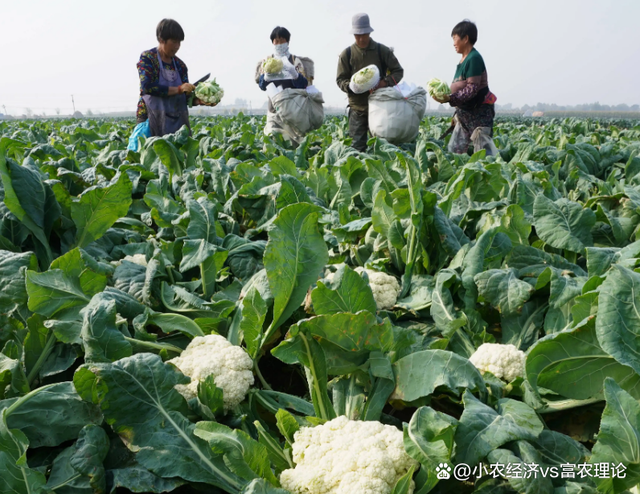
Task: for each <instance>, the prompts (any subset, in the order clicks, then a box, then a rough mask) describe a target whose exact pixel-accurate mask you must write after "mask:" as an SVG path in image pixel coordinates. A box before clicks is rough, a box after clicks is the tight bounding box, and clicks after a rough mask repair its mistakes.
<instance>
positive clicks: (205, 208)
mask: <svg viewBox="0 0 640 494" xmlns="http://www.w3.org/2000/svg"><path fill="white" fill-rule="evenodd" d="M187 208H188V209H189V226H188V227H187V236H188V237H189V238H190V239H192V240H199V239H202V240H205V241H207V242H209V243H210V244H216V243H217V241H218V236H217V235H216V219H217V212H216V206H215V204H213V203H212V202H211V201H209V200H207V199H206V198H204V197H200V198H199V199H198V200H196V201H189V202H188V203H187Z"/></svg>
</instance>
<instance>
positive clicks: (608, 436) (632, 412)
mask: <svg viewBox="0 0 640 494" xmlns="http://www.w3.org/2000/svg"><path fill="white" fill-rule="evenodd" d="M604 395H605V399H606V400H607V406H606V407H605V409H604V412H603V414H602V421H601V423H600V432H598V441H597V442H596V444H595V446H594V447H593V450H592V453H593V454H592V456H591V460H590V462H591V463H609V464H611V465H612V466H615V467H616V468H615V471H616V472H618V471H619V472H620V473H621V474H623V475H624V477H621V476H614V475H609V476H608V478H597V479H594V481H595V482H596V484H597V485H598V491H600V492H605V493H607V494H609V493H611V494H613V493H617V492H622V491H624V490H625V489H628V488H630V487H632V486H634V485H636V484H638V483H640V404H639V403H638V401H637V400H636V399H635V398H633V397H632V396H631V395H630V394H629V393H627V392H626V391H624V390H623V389H622V388H621V387H620V386H618V385H617V384H616V382H615V381H614V380H613V379H612V378H608V379H607V380H606V381H605V384H604ZM620 464H622V466H623V467H624V468H622V469H621V468H618V466H619V465H620ZM612 473H613V472H612Z"/></svg>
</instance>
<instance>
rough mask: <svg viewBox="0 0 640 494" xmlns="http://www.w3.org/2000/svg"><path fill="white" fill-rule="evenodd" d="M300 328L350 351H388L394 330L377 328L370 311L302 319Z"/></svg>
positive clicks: (299, 324) (383, 326) (382, 325)
mask: <svg viewBox="0 0 640 494" xmlns="http://www.w3.org/2000/svg"><path fill="white" fill-rule="evenodd" d="M374 325H375V326H374ZM298 327H299V328H300V329H301V330H303V331H305V332H308V333H309V334H311V335H313V336H314V337H315V338H320V339H321V340H326V341H327V342H330V343H332V344H334V345H336V346H338V347H340V348H342V349H343V350H346V351H347V352H359V351H361V350H369V351H372V350H379V351H388V350H390V349H391V345H392V344H393V331H392V330H391V328H390V327H389V326H386V325H384V324H381V325H376V317H375V315H374V314H372V313H371V312H369V311H360V312H358V313H357V314H350V313H347V312H341V313H337V314H331V315H323V316H317V317H312V318H311V319H303V320H302V321H300V322H299V323H298Z"/></svg>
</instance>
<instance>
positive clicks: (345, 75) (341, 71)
mask: <svg viewBox="0 0 640 494" xmlns="http://www.w3.org/2000/svg"><path fill="white" fill-rule="evenodd" d="M351 75H352V74H351V70H350V69H349V64H348V63H347V50H343V51H342V53H340V56H339V57H338V73H337V75H336V83H337V84H338V87H339V88H340V89H341V90H342V91H344V92H345V93H347V94H349V93H350V92H351V91H350V90H349V82H350V81H351Z"/></svg>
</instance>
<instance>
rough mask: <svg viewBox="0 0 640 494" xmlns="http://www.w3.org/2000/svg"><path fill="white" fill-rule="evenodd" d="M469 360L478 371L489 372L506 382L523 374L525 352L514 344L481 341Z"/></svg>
mask: <svg viewBox="0 0 640 494" xmlns="http://www.w3.org/2000/svg"><path fill="white" fill-rule="evenodd" d="M469 361H470V362H471V363H472V364H473V365H475V366H476V368H477V369H478V370H479V371H480V372H483V373H484V372H491V374H493V375H494V376H496V377H497V378H499V379H503V380H505V381H507V382H511V381H513V380H514V379H515V378H516V377H522V376H524V361H525V354H524V352H523V351H521V350H518V349H517V348H516V347H515V346H514V345H501V344H500V343H483V344H482V345H480V348H478V349H477V350H476V351H475V353H474V354H473V355H471V358H469Z"/></svg>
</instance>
